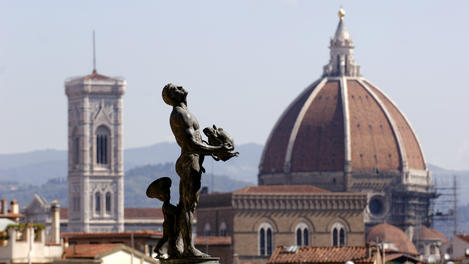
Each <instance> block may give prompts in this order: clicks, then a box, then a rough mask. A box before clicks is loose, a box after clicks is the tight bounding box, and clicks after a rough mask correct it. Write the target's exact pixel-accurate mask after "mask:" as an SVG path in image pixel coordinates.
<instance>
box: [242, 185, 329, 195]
mask: <svg viewBox="0 0 469 264" xmlns="http://www.w3.org/2000/svg"><path fill="white" fill-rule="evenodd" d="M328 192H329V191H327V190H324V189H321V188H318V187H315V186H312V185H260V186H249V187H245V188H243V189H240V190H237V191H235V192H234V194H269V193H272V194H282V193H285V194H306V193H328Z"/></svg>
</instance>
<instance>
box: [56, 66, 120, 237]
mask: <svg viewBox="0 0 469 264" xmlns="http://www.w3.org/2000/svg"><path fill="white" fill-rule="evenodd" d="M125 86H126V81H125V80H121V79H115V78H109V77H106V76H103V75H99V74H97V73H96V72H95V71H93V73H92V74H91V75H88V76H84V77H79V78H71V79H69V80H67V81H66V82H65V92H66V95H67V97H68V230H67V231H70V232H111V231H112V232H116V231H123V230H124V166H123V145H122V134H123V128H122V123H123V122H122V121H123V118H122V111H123V109H122V107H123V106H122V103H123V99H122V96H123V94H124V92H125Z"/></svg>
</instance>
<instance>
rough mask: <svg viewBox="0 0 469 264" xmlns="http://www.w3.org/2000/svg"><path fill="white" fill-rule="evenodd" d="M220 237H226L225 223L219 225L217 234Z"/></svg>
mask: <svg viewBox="0 0 469 264" xmlns="http://www.w3.org/2000/svg"><path fill="white" fill-rule="evenodd" d="M219 233H220V234H219V235H220V236H226V235H227V233H226V223H225V222H222V223H221V225H220V232H219Z"/></svg>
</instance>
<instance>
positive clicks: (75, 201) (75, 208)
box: [72, 196, 80, 212]
mask: <svg viewBox="0 0 469 264" xmlns="http://www.w3.org/2000/svg"><path fill="white" fill-rule="evenodd" d="M72 203H73V204H72V208H73V211H74V212H77V211H80V197H76V196H74V197H73V199H72Z"/></svg>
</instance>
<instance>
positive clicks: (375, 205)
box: [368, 197, 384, 215]
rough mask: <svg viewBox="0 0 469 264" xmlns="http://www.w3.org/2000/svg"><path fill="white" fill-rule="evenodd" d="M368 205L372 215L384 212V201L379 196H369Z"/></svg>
mask: <svg viewBox="0 0 469 264" xmlns="http://www.w3.org/2000/svg"><path fill="white" fill-rule="evenodd" d="M368 207H369V208H370V212H371V213H372V214H373V215H381V214H383V213H384V203H383V200H382V199H381V198H380V197H373V198H371V200H370V204H369V205H368Z"/></svg>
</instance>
